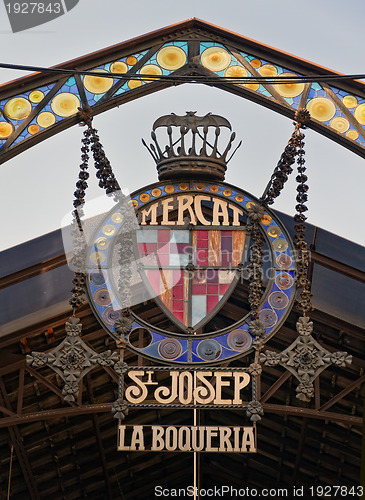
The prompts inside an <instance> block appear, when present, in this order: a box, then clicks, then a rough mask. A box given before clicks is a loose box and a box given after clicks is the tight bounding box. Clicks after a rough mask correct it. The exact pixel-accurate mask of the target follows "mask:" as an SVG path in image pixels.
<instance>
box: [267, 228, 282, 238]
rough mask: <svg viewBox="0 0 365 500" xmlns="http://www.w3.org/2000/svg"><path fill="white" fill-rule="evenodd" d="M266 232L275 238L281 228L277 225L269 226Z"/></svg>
mask: <svg viewBox="0 0 365 500" xmlns="http://www.w3.org/2000/svg"><path fill="white" fill-rule="evenodd" d="M267 234H268V235H269V236H271V237H272V238H277V237H278V236H279V235H280V234H281V229H279V228H278V226H271V227H269V229H268V230H267Z"/></svg>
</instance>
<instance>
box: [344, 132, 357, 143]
mask: <svg viewBox="0 0 365 500" xmlns="http://www.w3.org/2000/svg"><path fill="white" fill-rule="evenodd" d="M346 136H347V137H348V138H349V139H352V140H353V141H356V139H357V138H358V137H359V134H358V132H357V131H356V130H349V131H348V132H346Z"/></svg>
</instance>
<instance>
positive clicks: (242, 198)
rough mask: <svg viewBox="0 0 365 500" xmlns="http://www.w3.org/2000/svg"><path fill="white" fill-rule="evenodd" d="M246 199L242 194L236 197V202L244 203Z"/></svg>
mask: <svg viewBox="0 0 365 500" xmlns="http://www.w3.org/2000/svg"><path fill="white" fill-rule="evenodd" d="M244 199H245V198H244V197H243V196H242V195H241V194H238V195H237V196H236V198H235V200H236V201H239V202H241V201H243V200H244Z"/></svg>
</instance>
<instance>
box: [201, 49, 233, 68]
mask: <svg viewBox="0 0 365 500" xmlns="http://www.w3.org/2000/svg"><path fill="white" fill-rule="evenodd" d="M200 59H201V63H202V65H203V66H205V67H206V68H208V69H210V70H211V71H222V70H223V69H226V68H227V66H229V63H230V62H231V59H232V58H231V54H229V53H228V52H227V51H226V50H225V49H223V48H222V47H209V49H205V50H204V52H203V53H202V55H201V57H200Z"/></svg>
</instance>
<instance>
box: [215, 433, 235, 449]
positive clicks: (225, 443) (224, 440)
mask: <svg viewBox="0 0 365 500" xmlns="http://www.w3.org/2000/svg"><path fill="white" fill-rule="evenodd" d="M219 431H220V432H219V438H220V444H219V450H218V451H232V445H231V442H230V440H229V438H230V437H231V434H232V429H230V428H229V427H219Z"/></svg>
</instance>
